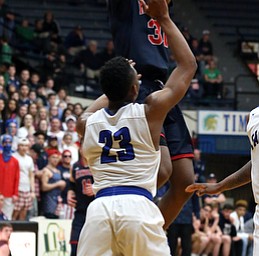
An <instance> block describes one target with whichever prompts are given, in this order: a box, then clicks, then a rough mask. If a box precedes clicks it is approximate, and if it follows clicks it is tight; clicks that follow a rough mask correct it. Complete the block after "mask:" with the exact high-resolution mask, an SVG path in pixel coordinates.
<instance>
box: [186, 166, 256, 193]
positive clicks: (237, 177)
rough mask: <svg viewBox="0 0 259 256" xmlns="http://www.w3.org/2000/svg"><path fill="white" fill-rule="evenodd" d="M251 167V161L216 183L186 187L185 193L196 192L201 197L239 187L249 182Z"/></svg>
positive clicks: (195, 184)
mask: <svg viewBox="0 0 259 256" xmlns="http://www.w3.org/2000/svg"><path fill="white" fill-rule="evenodd" d="M251 167H252V165H251V161H249V162H248V163H246V164H245V165H244V166H243V167H241V168H240V169H239V170H237V171H236V172H234V173H232V174H231V175H229V176H228V177H226V178H225V179H224V180H222V181H220V182H218V183H215V184H212V183H194V184H192V185H190V186H188V187H187V188H186V189H185V191H186V192H191V193H192V192H195V191H196V193H197V195H199V196H202V195H204V194H211V195H212V194H219V193H221V192H224V191H226V190H231V189H234V188H238V187H241V186H243V185H245V184H247V183H249V182H251Z"/></svg>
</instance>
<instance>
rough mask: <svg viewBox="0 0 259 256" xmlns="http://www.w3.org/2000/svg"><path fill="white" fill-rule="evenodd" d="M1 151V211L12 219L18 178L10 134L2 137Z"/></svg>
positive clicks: (18, 171) (17, 166)
mask: <svg viewBox="0 0 259 256" xmlns="http://www.w3.org/2000/svg"><path fill="white" fill-rule="evenodd" d="M2 147H3V153H2V154H0V194H2V195H3V196H4V205H3V212H4V214H5V215H6V216H7V218H8V220H11V219H12V214H13V208H14V203H15V202H16V201H17V199H18V187H19V180H20V167H19V163H18V161H17V160H16V158H14V157H13V156H12V136H10V135H5V136H3V138H2Z"/></svg>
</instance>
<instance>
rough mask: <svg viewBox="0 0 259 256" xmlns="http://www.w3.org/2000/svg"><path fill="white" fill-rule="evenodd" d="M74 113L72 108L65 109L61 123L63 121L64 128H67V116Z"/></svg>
mask: <svg viewBox="0 0 259 256" xmlns="http://www.w3.org/2000/svg"><path fill="white" fill-rule="evenodd" d="M72 114H73V111H72V110H71V109H70V108H66V109H64V111H63V113H62V116H61V123H62V130H63V131H66V130H67V123H66V118H67V117H68V116H71V115H72Z"/></svg>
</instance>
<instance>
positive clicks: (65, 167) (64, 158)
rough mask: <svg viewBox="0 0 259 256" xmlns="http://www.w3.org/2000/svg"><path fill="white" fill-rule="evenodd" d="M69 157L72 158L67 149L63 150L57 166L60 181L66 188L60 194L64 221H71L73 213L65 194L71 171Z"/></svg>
mask: <svg viewBox="0 0 259 256" xmlns="http://www.w3.org/2000/svg"><path fill="white" fill-rule="evenodd" d="M71 156H72V154H71V152H70V151H69V150H68V149H66V150H64V151H63V152H62V154H61V161H60V163H59V165H58V166H57V168H58V170H60V173H61V178H62V180H64V181H65V182H66V187H65V188H64V190H62V192H61V197H62V211H63V213H64V216H63V217H64V218H65V219H72V218H73V212H74V209H73V207H71V206H69V205H68V203H67V192H68V189H69V180H70V173H71V171H72V170H71V168H72V163H71V159H72V158H71Z"/></svg>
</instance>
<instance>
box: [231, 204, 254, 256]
mask: <svg viewBox="0 0 259 256" xmlns="http://www.w3.org/2000/svg"><path fill="white" fill-rule="evenodd" d="M247 207H248V203H247V201H246V200H238V201H237V202H236V203H235V210H234V211H233V212H232V213H231V214H230V217H231V218H232V219H233V224H234V225H235V227H236V230H237V236H238V237H240V238H241V239H242V241H243V247H242V256H246V253H247V249H248V247H249V246H252V244H251V243H249V241H252V240H253V234H248V233H246V232H245V228H244V224H245V221H244V216H245V214H246V211H247Z"/></svg>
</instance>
